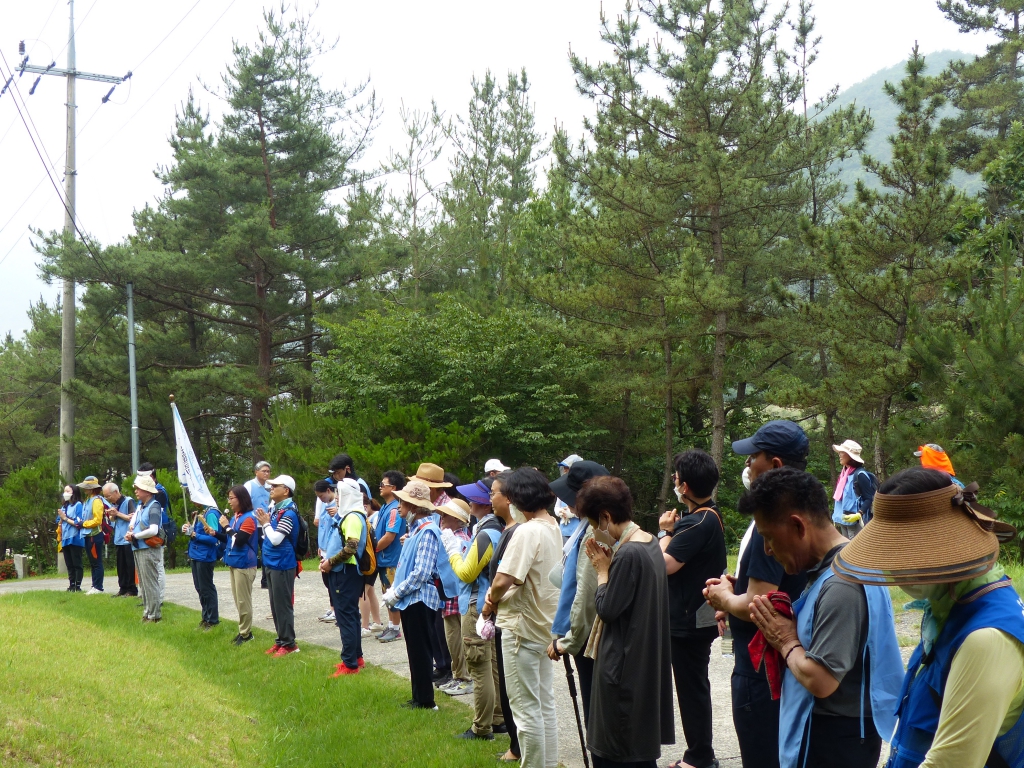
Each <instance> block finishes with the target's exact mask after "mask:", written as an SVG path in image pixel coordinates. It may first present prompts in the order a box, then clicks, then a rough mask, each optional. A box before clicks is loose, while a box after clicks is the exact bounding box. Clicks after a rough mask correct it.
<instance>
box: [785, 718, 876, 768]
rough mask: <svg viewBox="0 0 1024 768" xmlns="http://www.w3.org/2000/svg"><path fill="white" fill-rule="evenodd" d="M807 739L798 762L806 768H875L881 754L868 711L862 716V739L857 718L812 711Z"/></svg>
mask: <svg viewBox="0 0 1024 768" xmlns="http://www.w3.org/2000/svg"><path fill="white" fill-rule="evenodd" d="M810 742H811V744H810V751H809V752H808V749H807V744H806V742H805V743H804V744H803V745H801V747H800V760H799V761H798V763H797V764H798V765H801V766H804V767H805V768H875V766H877V765H878V756H879V755H880V754H881V753H882V739H881V737H879V735H878V731H876V730H875V723H874V721H873V720H872V719H871V714H870V713H868V715H867V716H866V717H865V718H864V738H863V739H862V738H861V737H860V718H859V717H836V716H834V715H819V714H813V715H811V738H810ZM805 755H806V756H805ZM805 759H806V763H805V762H804V760H805Z"/></svg>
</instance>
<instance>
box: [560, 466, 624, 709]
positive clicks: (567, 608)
mask: <svg viewBox="0 0 1024 768" xmlns="http://www.w3.org/2000/svg"><path fill="white" fill-rule="evenodd" d="M569 458H570V459H571V458H573V457H572V456H570V457H569ZM576 458H577V459H579V457H578V456H577V457H576ZM566 461H568V459H566ZM609 474H610V473H609V472H608V470H607V469H606V468H605V467H604V466H603V465H601V464H598V463H597V462H596V461H584V460H582V459H580V460H579V461H574V462H573V464H572V467H570V469H569V470H568V471H567V472H565V473H564V474H563V475H562V476H561V477H560V478H558V479H557V480H555V481H554V482H553V483H551V490H552V491H553V492H554V494H555V496H556V497H557V498H558V500H559V502H561V503H562V505H563V506H565V508H566V509H568V510H570V513H571V514H572V515H573V517H575V518H576V519H577V520H579V519H580V518H579V516H578V515H579V513H578V512H577V510H576V497H577V494H578V493H579V492H580V489H582V488H583V485H584V483H586V482H587V481H588V480H590V479H591V478H594V477H607V476H609ZM556 509H557V505H556ZM593 536H594V533H593V530H592V528H591V527H590V526H589V525H580V526H578V527H577V528H576V529H575V531H573V534H572V535H571V536H570V537H569V540H568V541H566V542H565V544H564V545H563V546H562V563H561V565H560V566H559V567H557V568H556V569H555V570H553V571H552V572H551V575H550V576H549V578H550V579H551V582H552V583H553V584H554V585H555V586H556V587H558V588H559V592H558V608H557V609H556V610H555V620H554V622H553V623H552V624H551V634H552V635H555V639H554V640H552V642H551V645H549V646H548V658H550V659H551V660H552V661H559V660H560V659H561V658H562V656H564V655H565V654H569V655H570V656H572V657H573V659H574V660H575V661H576V671H577V672H578V673H579V676H580V695H581V696H582V697H583V719H584V721H586V722H589V716H590V693H591V691H592V690H593V683H594V660H593V659H592V658H590V657H588V656H587V655H586V653H585V651H586V650H587V643H588V641H589V640H590V632H591V630H592V629H593V627H594V620H595V619H596V618H597V604H596V602H595V595H596V594H597V571H595V570H594V566H593V564H592V563H591V562H590V558H589V557H586V556H585V555H584V556H582V557H581V555H583V553H584V552H585V551H586V546H587V542H588V541H589V540H590V539H592V538H593Z"/></svg>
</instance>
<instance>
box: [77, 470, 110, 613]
mask: <svg viewBox="0 0 1024 768" xmlns="http://www.w3.org/2000/svg"><path fill="white" fill-rule="evenodd" d="M78 487H79V489H80V490H81V491H82V508H83V509H82V511H83V514H84V520H83V522H82V536H83V538H84V540H85V554H86V555H87V556H88V558H89V569H90V571H91V572H92V587H91V588H90V589H89V591H88V592H86V593H85V594H87V595H102V594H103V575H104V571H103V516H104V514H105V513H106V505H105V504H104V503H103V496H101V495H100V492H101V491H102V490H103V486H102V485H101V484H100V481H99V480H97V479H96V478H95V477H94V476H93V475H89V476H88V477H87V478H85V480H83V481H82V482H80V483H79V484H78Z"/></svg>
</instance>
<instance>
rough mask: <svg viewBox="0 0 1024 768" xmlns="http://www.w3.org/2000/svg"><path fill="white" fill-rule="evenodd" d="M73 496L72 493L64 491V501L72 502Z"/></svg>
mask: <svg viewBox="0 0 1024 768" xmlns="http://www.w3.org/2000/svg"><path fill="white" fill-rule="evenodd" d="M73 495H74V494H72V493H71V491H64V501H71V497H72V496H73Z"/></svg>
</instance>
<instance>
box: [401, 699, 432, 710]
mask: <svg viewBox="0 0 1024 768" xmlns="http://www.w3.org/2000/svg"><path fill="white" fill-rule="evenodd" d="M402 707H403V708H405V709H432V710H435V711H436V710H437V704H434V705H430V704H420V703H419V702H418V701H416V700H415V699H409V700H408V701H407V702H405V704H403V705H402Z"/></svg>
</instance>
